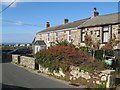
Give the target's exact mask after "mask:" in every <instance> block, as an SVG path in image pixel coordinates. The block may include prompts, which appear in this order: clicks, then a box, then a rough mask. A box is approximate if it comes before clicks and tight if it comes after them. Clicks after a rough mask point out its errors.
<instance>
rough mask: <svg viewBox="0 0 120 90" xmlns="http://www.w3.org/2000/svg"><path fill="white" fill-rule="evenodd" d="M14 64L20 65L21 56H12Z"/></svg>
mask: <svg viewBox="0 0 120 90" xmlns="http://www.w3.org/2000/svg"><path fill="white" fill-rule="evenodd" d="M12 62H14V63H16V64H20V55H12Z"/></svg>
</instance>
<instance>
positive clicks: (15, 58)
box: [12, 54, 35, 69]
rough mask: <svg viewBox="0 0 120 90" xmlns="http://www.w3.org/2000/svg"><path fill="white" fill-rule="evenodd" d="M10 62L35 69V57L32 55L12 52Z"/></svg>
mask: <svg viewBox="0 0 120 90" xmlns="http://www.w3.org/2000/svg"><path fill="white" fill-rule="evenodd" d="M12 62H13V63H16V64H20V65H23V66H24V67H27V68H31V69H35V58H33V57H27V56H20V55H13V54H12Z"/></svg>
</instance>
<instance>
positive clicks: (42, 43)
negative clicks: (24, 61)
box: [34, 40, 46, 45]
mask: <svg viewBox="0 0 120 90" xmlns="http://www.w3.org/2000/svg"><path fill="white" fill-rule="evenodd" d="M34 45H46V44H45V42H44V40H37V41H36V42H35V44H34Z"/></svg>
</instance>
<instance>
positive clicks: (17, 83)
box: [0, 62, 72, 89]
mask: <svg viewBox="0 0 120 90" xmlns="http://www.w3.org/2000/svg"><path fill="white" fill-rule="evenodd" d="M0 64H1V63H0ZM2 85H3V88H25V89H27V88H72V86H70V85H68V84H66V83H63V82H61V81H57V80H53V79H50V78H46V77H44V76H41V75H37V74H34V73H31V72H30V71H27V70H25V69H23V68H20V67H18V66H16V65H14V64H12V63H10V62H5V63H2Z"/></svg>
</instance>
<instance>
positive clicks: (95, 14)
mask: <svg viewBox="0 0 120 90" xmlns="http://www.w3.org/2000/svg"><path fill="white" fill-rule="evenodd" d="M96 16H99V12H98V11H97V9H96V7H95V8H94V10H93V12H92V17H91V18H94V17H96Z"/></svg>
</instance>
